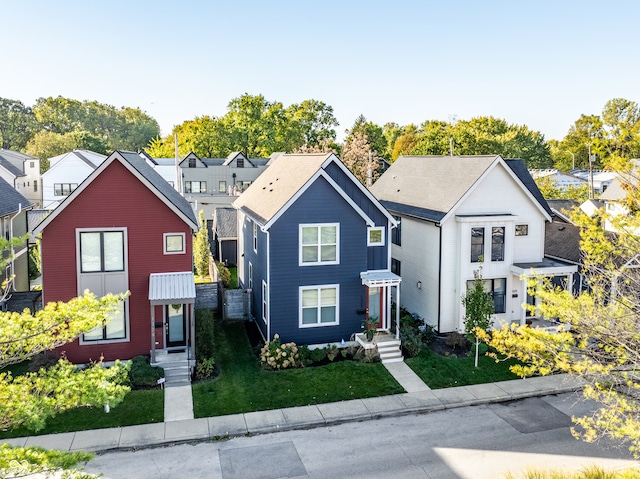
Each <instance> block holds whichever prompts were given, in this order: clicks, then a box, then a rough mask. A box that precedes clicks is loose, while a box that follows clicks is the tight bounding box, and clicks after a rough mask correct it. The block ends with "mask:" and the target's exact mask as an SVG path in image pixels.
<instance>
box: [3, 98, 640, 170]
mask: <svg viewBox="0 0 640 479" xmlns="http://www.w3.org/2000/svg"><path fill="white" fill-rule="evenodd" d="M338 125H339V123H338V121H337V119H336V118H335V116H334V111H333V107H331V106H330V105H327V104H326V103H324V102H322V101H318V100H313V99H309V100H304V101H302V102H300V103H294V104H291V105H289V106H285V105H283V104H282V102H278V101H269V100H267V99H266V98H265V97H264V96H263V95H250V94H248V93H245V94H244V95H241V96H240V97H238V98H234V99H232V100H231V101H230V102H229V103H228V105H227V111H226V113H225V114H224V115H222V116H210V115H205V116H200V117H196V118H194V119H193V120H186V121H184V122H183V123H181V124H179V125H177V126H175V127H174V128H173V131H172V132H171V134H169V135H167V136H165V137H160V136H159V133H160V130H159V127H158V123H157V122H156V120H155V119H153V118H152V117H150V116H149V115H147V114H146V113H144V112H143V111H141V110H140V109H138V108H130V107H121V108H116V107H113V106H111V105H105V104H101V103H99V102H96V101H78V100H73V99H69V98H63V97H60V96H59V97H56V98H52V97H48V98H39V99H38V100H37V101H36V103H35V105H33V106H32V107H29V106H25V105H24V104H22V103H21V102H19V101H17V100H10V99H6V98H0V142H1V144H2V147H3V148H7V149H13V150H20V151H25V152H26V153H29V154H32V155H34V156H37V157H39V158H41V159H43V160H46V159H48V158H50V157H52V156H55V155H58V154H61V153H64V152H66V151H70V150H73V149H88V150H92V151H95V152H98V153H104V154H107V153H109V152H110V151H112V150H114V149H126V150H132V151H139V150H141V149H143V148H144V149H146V150H147V151H148V152H149V154H151V155H152V156H154V157H172V156H173V155H174V154H175V145H174V141H175V140H174V138H175V134H177V135H178V142H179V144H178V152H179V154H180V155H182V156H184V155H186V154H188V153H189V152H191V151H193V152H194V153H196V154H197V155H198V156H201V157H226V156H227V155H228V154H229V153H230V152H232V151H241V152H243V153H244V154H245V155H247V156H248V157H268V156H269V155H271V154H272V153H274V152H326V151H333V152H335V153H337V154H338V155H340V156H341V158H343V160H344V161H345V163H347V164H348V166H349V167H350V168H351V169H352V171H354V172H356V173H357V175H358V177H359V178H360V179H361V180H363V175H364V174H365V173H362V172H364V171H366V170H367V169H368V167H369V161H370V158H372V157H375V158H384V159H385V160H387V161H389V162H392V161H394V160H395V159H396V158H397V157H398V156H400V155H449V154H453V155H482V154H499V155H501V156H503V157H505V158H522V159H523V160H524V161H525V162H526V164H527V166H528V167H529V168H558V169H560V170H562V171H569V170H571V169H572V168H574V167H575V168H588V167H589V152H590V153H591V155H592V166H594V167H595V168H604V167H607V165H609V164H610V163H611V162H612V161H615V160H617V159H620V158H626V159H629V158H636V157H639V156H640V109H639V107H638V104H637V103H636V102H634V101H630V100H626V99H623V98H614V99H612V100H609V101H608V102H607V103H606V104H605V105H604V107H603V109H602V112H601V114H583V115H581V116H580V118H578V119H577V120H576V121H575V122H574V123H573V125H571V126H570V127H569V129H568V132H567V134H566V136H565V137H564V138H563V139H562V140H548V141H547V140H545V138H544V135H543V134H542V133H540V132H539V131H535V130H531V129H529V128H528V127H527V126H526V125H517V124H511V123H509V122H507V121H506V120H504V119H500V118H495V117H492V116H481V117H476V118H472V119H470V120H459V121H455V120H454V121H449V122H446V121H441V120H427V121H425V122H423V123H422V124H419V125H416V124H409V125H399V124H397V123H393V122H390V123H385V124H384V125H382V126H381V125H378V124H376V123H374V122H371V121H368V120H367V119H366V118H365V117H364V116H363V115H360V116H359V117H358V118H356V119H355V121H354V123H353V125H352V126H351V128H350V129H349V130H347V136H346V137H345V139H344V141H343V142H342V143H341V144H338V143H337V142H336V127H337V126H338ZM44 169H46V163H45V165H44ZM375 174H376V172H375V171H374V173H373V176H374V178H375Z"/></svg>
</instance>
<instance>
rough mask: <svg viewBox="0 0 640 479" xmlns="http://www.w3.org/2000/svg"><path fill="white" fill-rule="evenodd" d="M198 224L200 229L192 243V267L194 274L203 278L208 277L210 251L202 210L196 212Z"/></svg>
mask: <svg viewBox="0 0 640 479" xmlns="http://www.w3.org/2000/svg"><path fill="white" fill-rule="evenodd" d="M198 222H199V223H200V229H199V230H198V232H197V233H196V239H195V241H194V242H193V265H194V267H195V269H196V274H197V275H198V276H201V277H204V276H208V275H209V257H210V256H211V250H210V246H209V231H208V229H207V221H206V220H205V219H204V211H203V210H200V211H198Z"/></svg>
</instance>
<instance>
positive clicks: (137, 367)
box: [129, 356, 164, 389]
mask: <svg viewBox="0 0 640 479" xmlns="http://www.w3.org/2000/svg"><path fill="white" fill-rule="evenodd" d="M161 377H164V369H162V368H159V367H158V366H151V365H150V364H149V357H148V356H136V357H135V358H133V359H132V360H131V369H130V370H129V381H130V382H131V388H132V389H149V388H152V387H154V386H156V385H157V384H158V379H160V378H161Z"/></svg>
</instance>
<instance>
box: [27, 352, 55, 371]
mask: <svg viewBox="0 0 640 479" xmlns="http://www.w3.org/2000/svg"><path fill="white" fill-rule="evenodd" d="M59 359H60V358H59V357H58V356H57V355H56V354H52V353H50V352H47V351H45V352H43V353H40V354H37V355H36V356H34V357H33V358H31V361H29V371H30V372H36V371H40V370H41V369H49V368H50V367H51V366H55V365H56V364H58V360H59Z"/></svg>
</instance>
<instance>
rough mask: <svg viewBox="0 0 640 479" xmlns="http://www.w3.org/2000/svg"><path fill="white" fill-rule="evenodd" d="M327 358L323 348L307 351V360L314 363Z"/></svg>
mask: <svg viewBox="0 0 640 479" xmlns="http://www.w3.org/2000/svg"><path fill="white" fill-rule="evenodd" d="M326 357H327V351H325V350H324V348H316V349H312V350H310V351H309V358H310V359H311V361H312V362H314V363H319V362H320V361H322V360H323V359H324V358H326Z"/></svg>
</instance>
